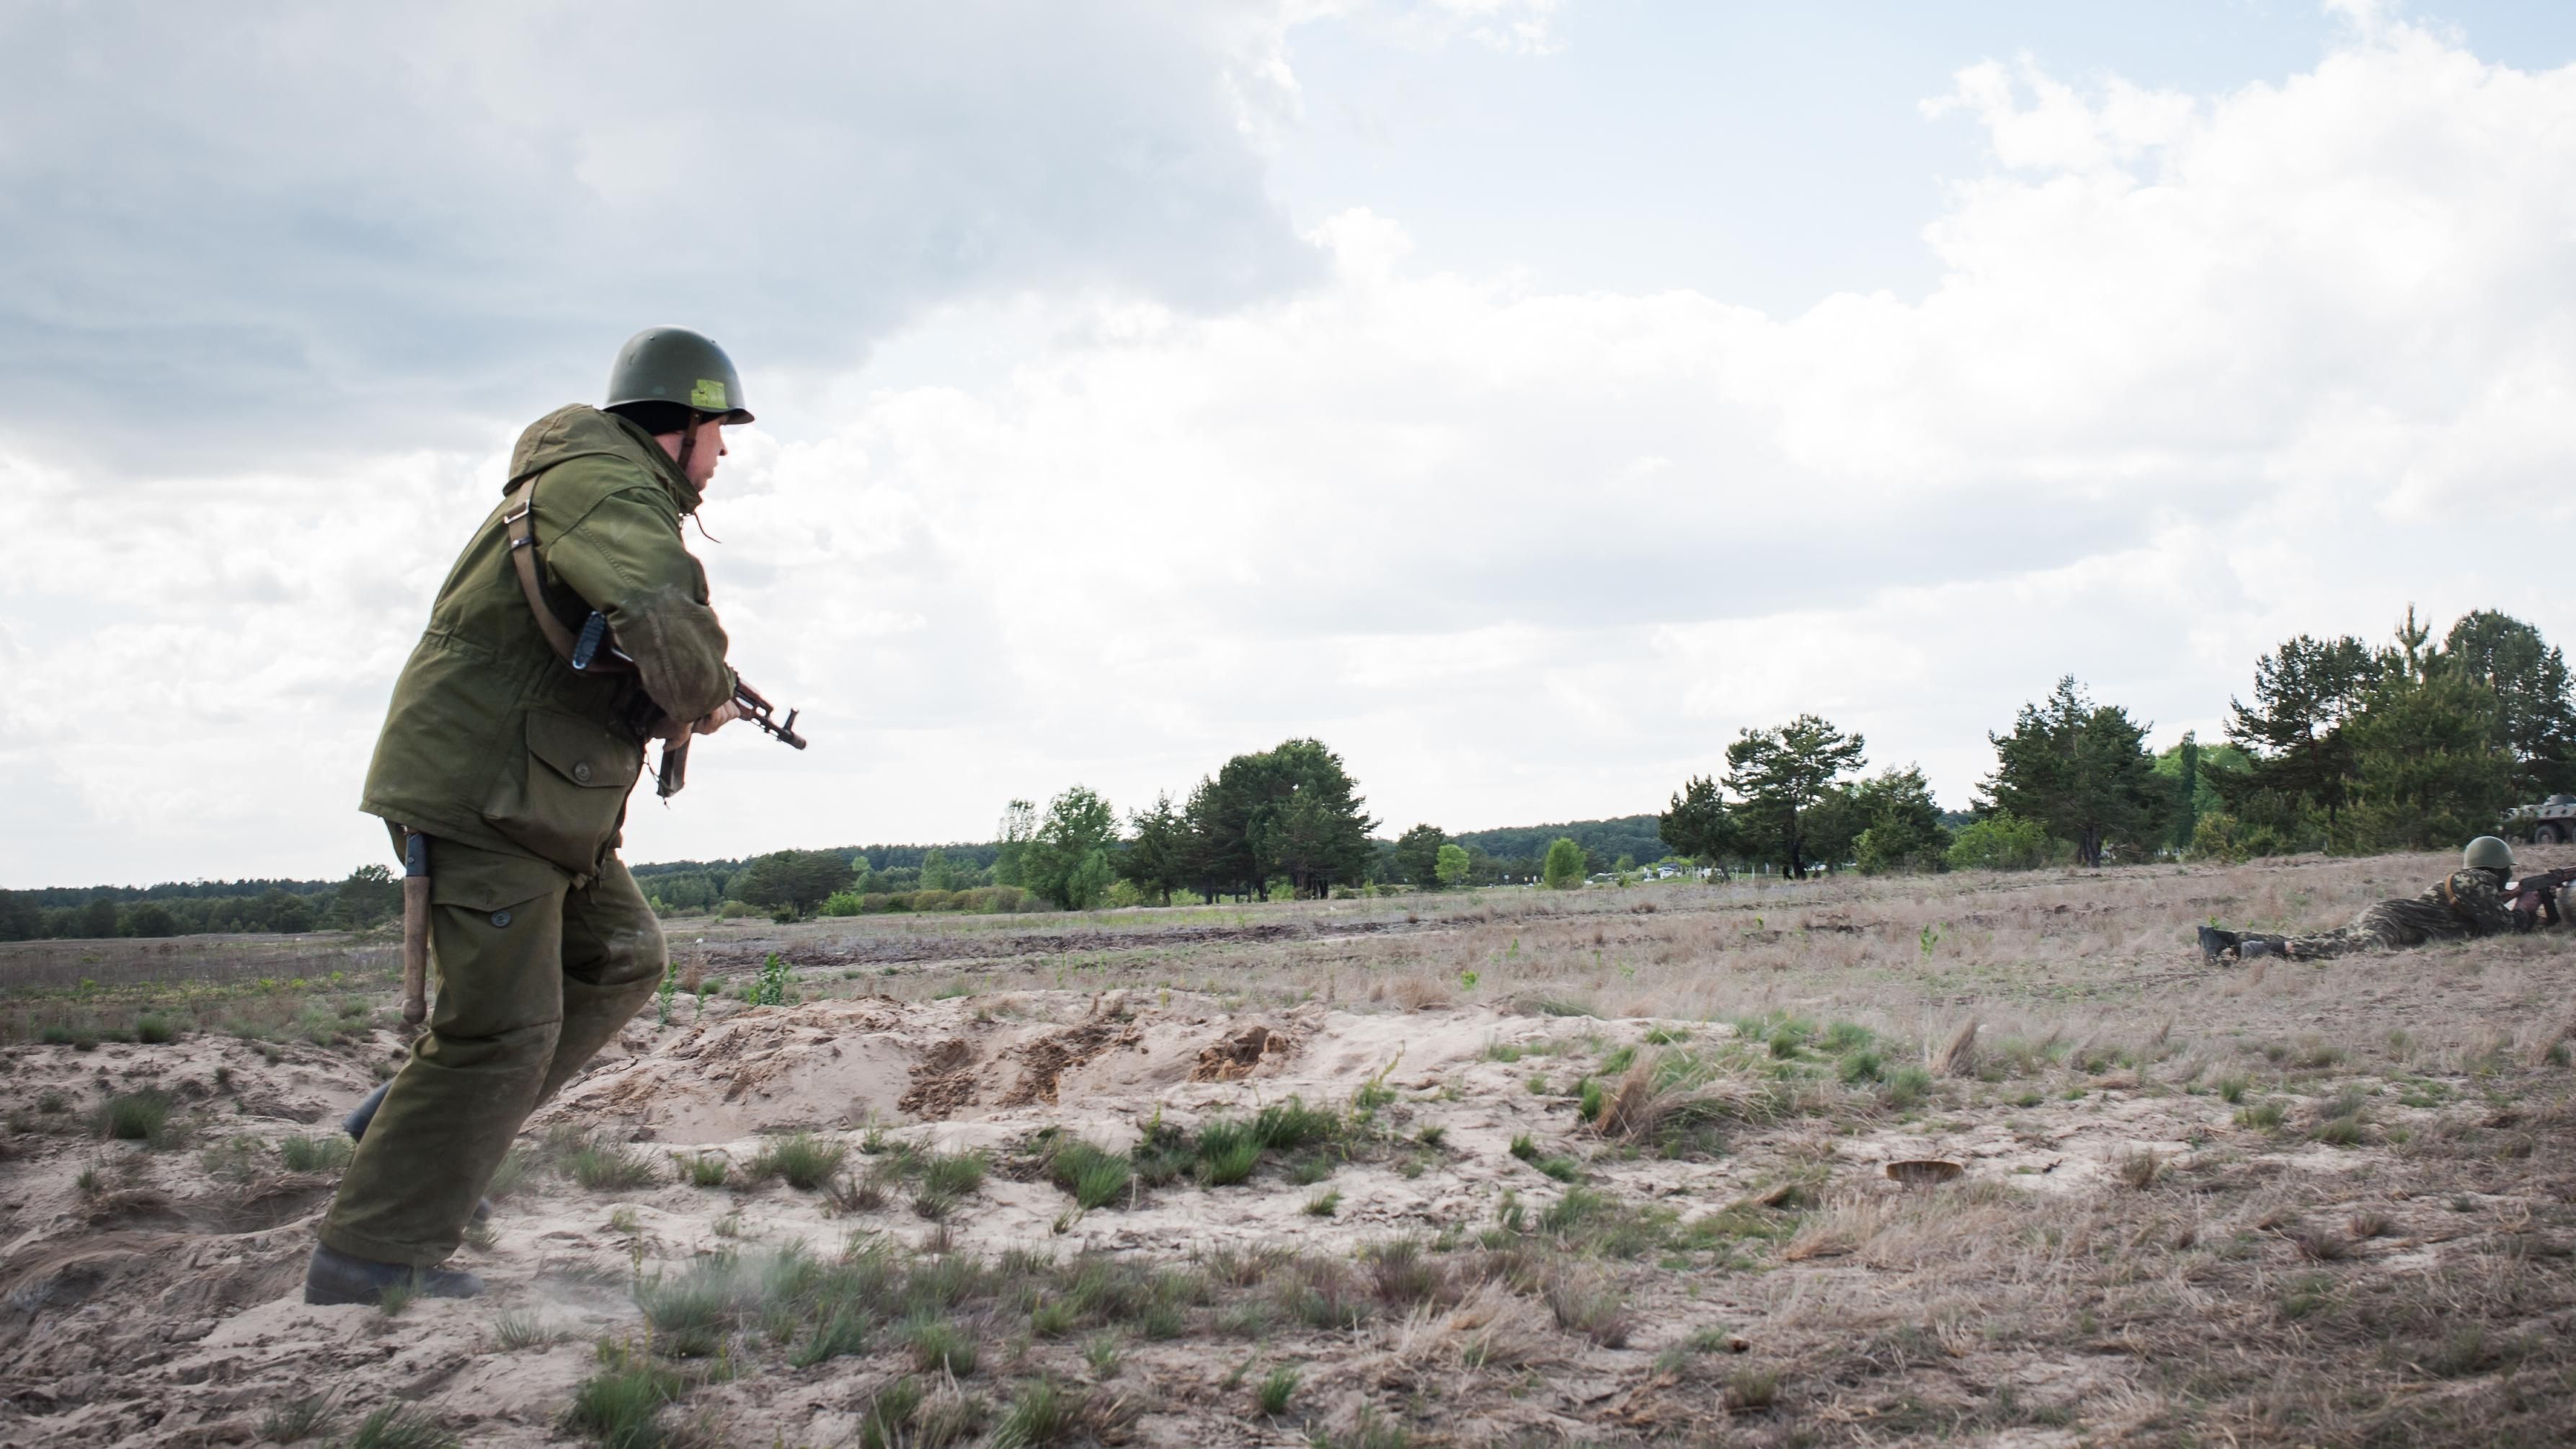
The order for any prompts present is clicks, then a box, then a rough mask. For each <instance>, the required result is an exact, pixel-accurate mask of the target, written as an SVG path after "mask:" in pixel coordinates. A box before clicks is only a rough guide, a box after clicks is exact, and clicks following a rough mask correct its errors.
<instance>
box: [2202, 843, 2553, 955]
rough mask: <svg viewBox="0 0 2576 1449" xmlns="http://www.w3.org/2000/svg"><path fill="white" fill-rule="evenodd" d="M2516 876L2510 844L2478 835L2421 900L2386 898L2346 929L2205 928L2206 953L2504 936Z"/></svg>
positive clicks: (2338, 949) (2342, 949) (2307, 950)
mask: <svg viewBox="0 0 2576 1449" xmlns="http://www.w3.org/2000/svg"><path fill="white" fill-rule="evenodd" d="M2512 878H2513V847H2512V846H2509V845H2507V844H2505V843H2504V842H2503V841H2502V840H2499V839H2497V838H2496V837H2495V836H2492V835H2481V836H2479V837H2478V838H2477V839H2475V840H2472V841H2470V842H2469V845H2468V849H2466V850H2464V851H2462V852H2461V854H2460V868H2459V869H2458V870H2455V871H2453V872H2451V873H2450V874H2449V875H2448V876H2445V877H2443V878H2442V880H2441V882H2440V883H2439V884H2437V885H2435V886H2434V887H2433V888H2432V889H2431V890H2428V891H2426V892H2424V893H2423V894H2422V895H2420V896H2410V897H2406V898H2403V899H2400V900H2393V901H2381V902H2380V903H2379V904H2377V905H2375V906H2372V907H2371V908H2370V909H2368V910H2366V911H2363V912H2362V913H2361V914H2360V915H2359V916H2358V917H2355V918H2354V920H2353V922H2352V924H2350V925H2348V926H2337V927H2336V928H2334V929H2333V930H2331V931H2319V932H2316V933H2314V934H2312V935H2306V936H2265V935H2256V934H2252V933H2245V934H2240V933H2238V932H2235V931H2222V930H2219V929H2218V928H2217V927H2215V926H2203V927H2201V928H2200V948H2201V953H2202V954H2203V955H2204V956H2207V957H2208V958H2209V959H2211V960H2213V961H2214V960H2218V959H2220V958H2222V957H2226V956H2237V957H2240V958H2250V957H2255V956H2272V955H2279V956H2287V957H2290V958H2291V959H2292V960H2297V961H2323V960H2329V959H2331V958H2333V957H2336V956H2342V955H2346V954H2349V953H2351V952H2354V951H2362V950H2369V949H2372V948H2374V947H2375V948H2379V949H2383V950H2394V949H2397V948H2399V947H2404V946H2421V945H2424V944H2426V943H2427V942H2432V941H2464V940H2467V939H2469V938H2471V937H2473V936H2493V935H2499V934H2501V933H2503V932H2507V931H2511V930H2514V929H2515V928H2516V925H2517V923H2516V921H2515V919H2514V914H2513V912H2512V910H2511V909H2509V908H2508V907H2507V906H2506V904H2505V899H2504V890H2503V887H2504V884H2505V882H2506V881H2508V880H2510V879H2512Z"/></svg>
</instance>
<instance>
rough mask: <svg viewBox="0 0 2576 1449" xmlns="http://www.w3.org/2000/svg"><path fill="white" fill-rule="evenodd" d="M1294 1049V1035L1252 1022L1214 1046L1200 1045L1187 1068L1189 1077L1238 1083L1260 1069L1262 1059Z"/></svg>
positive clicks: (1192, 1079) (1198, 1079)
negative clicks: (1193, 1061)
mask: <svg viewBox="0 0 2576 1449" xmlns="http://www.w3.org/2000/svg"><path fill="white" fill-rule="evenodd" d="M1296 1049H1297V1040H1296V1038H1294V1037H1292V1036H1289V1035H1288V1034H1287V1033H1286V1032H1277V1031H1272V1030H1271V1029H1270V1028H1268V1027H1266V1026H1263V1025H1262V1024H1260V1023H1259V1022H1255V1023H1253V1024H1252V1025H1250V1026H1248V1027H1245V1028H1244V1029H1243V1030H1242V1031H1239V1032H1237V1033H1235V1034H1234V1035H1233V1036H1230V1037H1227V1038H1226V1039H1225V1040H1223V1041H1221V1042H1218V1043H1217V1044H1216V1045H1214V1046H1210V1047H1202V1048H1200V1049H1199V1062H1198V1065H1197V1066H1194V1067H1192V1068H1190V1080H1191V1081H1193V1082H1239V1081H1242V1080H1243V1079H1244V1078H1246V1077H1248V1076H1251V1075H1252V1074H1253V1073H1254V1072H1255V1071H1257V1070H1259V1069H1260V1066H1261V1064H1262V1063H1263V1062H1264V1061H1266V1060H1269V1059H1270V1058H1272V1057H1279V1058H1283V1059H1284V1058H1285V1057H1287V1055H1288V1054H1289V1053H1291V1052H1293V1051H1295V1050H1296Z"/></svg>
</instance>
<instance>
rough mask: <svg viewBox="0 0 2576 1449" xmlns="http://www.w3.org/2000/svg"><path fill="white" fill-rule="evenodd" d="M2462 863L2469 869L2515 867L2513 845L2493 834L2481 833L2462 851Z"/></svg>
mask: <svg viewBox="0 0 2576 1449" xmlns="http://www.w3.org/2000/svg"><path fill="white" fill-rule="evenodd" d="M2460 865H2461V867H2462V868H2463V869H2467V870H2503V871H2509V870H2512V869H2513V847H2512V846H2510V845H2507V844H2505V843H2504V842H2503V841H2501V840H2499V839H2497V838H2496V837H2494V836H2492V835H2481V836H2479V837H2478V838H2477V839H2475V840H2472V841H2470V842H2469V848H2468V849H2466V850H2464V851H2461V852H2460Z"/></svg>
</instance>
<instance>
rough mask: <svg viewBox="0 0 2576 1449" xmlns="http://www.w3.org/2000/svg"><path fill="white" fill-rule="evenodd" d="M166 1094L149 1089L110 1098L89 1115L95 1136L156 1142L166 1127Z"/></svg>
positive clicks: (167, 1097)
mask: <svg viewBox="0 0 2576 1449" xmlns="http://www.w3.org/2000/svg"><path fill="white" fill-rule="evenodd" d="M170 1108H171V1101H170V1097H169V1094H168V1093H166V1092H160V1091H156V1090H153V1089H151V1088H146V1089H144V1090H143V1091H140V1092H128V1093H126V1094H125V1095H123V1096H119V1097H110V1098H108V1099H107V1100H106V1101H105V1102H103V1103H101V1104H100V1105H99V1107H98V1110H97V1111H96V1112H95V1113H93V1114H92V1115H91V1127H92V1130H94V1131H95V1132H96V1133H97V1134H98V1135H99V1136H101V1137H105V1138H109V1139H112V1140H116V1141H124V1142H155V1143H157V1142H159V1141H160V1140H161V1139H162V1138H163V1137H164V1136H165V1135H166V1133H167V1131H168V1129H169V1125H170Z"/></svg>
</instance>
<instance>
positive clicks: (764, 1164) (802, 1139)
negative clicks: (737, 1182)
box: [743, 1132, 850, 1192]
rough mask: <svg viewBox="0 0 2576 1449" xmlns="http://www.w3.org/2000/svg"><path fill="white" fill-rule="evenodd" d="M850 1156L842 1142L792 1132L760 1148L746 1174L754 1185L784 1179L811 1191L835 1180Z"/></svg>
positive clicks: (808, 1133)
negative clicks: (834, 1177) (772, 1179)
mask: <svg viewBox="0 0 2576 1449" xmlns="http://www.w3.org/2000/svg"><path fill="white" fill-rule="evenodd" d="M849 1153H850V1150H849V1148H848V1147H846V1146H844V1145H842V1144H841V1143H838V1142H826V1141H823V1140H822V1139H820V1138H817V1137H815V1136H814V1135H813V1134H812V1133H810V1132H795V1133H790V1134H789V1135H787V1136H785V1137H781V1138H779V1139H777V1140H776V1141H773V1142H771V1143H770V1144H769V1145H768V1146H766V1147H763V1148H762V1149H760V1155H759V1156H757V1157H754V1158H753V1159H752V1160H751V1162H750V1164H749V1165H748V1166H746V1167H745V1168H744V1169H743V1175H744V1176H746V1177H748V1178H750V1179H751V1180H752V1181H754V1182H766V1181H768V1180H769V1179H770V1178H773V1177H778V1178H784V1179H786V1182H787V1185H788V1186H789V1187H792V1188H796V1189H798V1190H800V1191H805V1192H811V1191H813V1190H814V1189H815V1188H818V1187H821V1186H822V1185H823V1184H825V1183H827V1182H830V1181H831V1180H832V1174H833V1173H835V1172H838V1171H840V1170H841V1163H842V1160H843V1159H845V1158H847V1157H848V1156H849Z"/></svg>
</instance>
